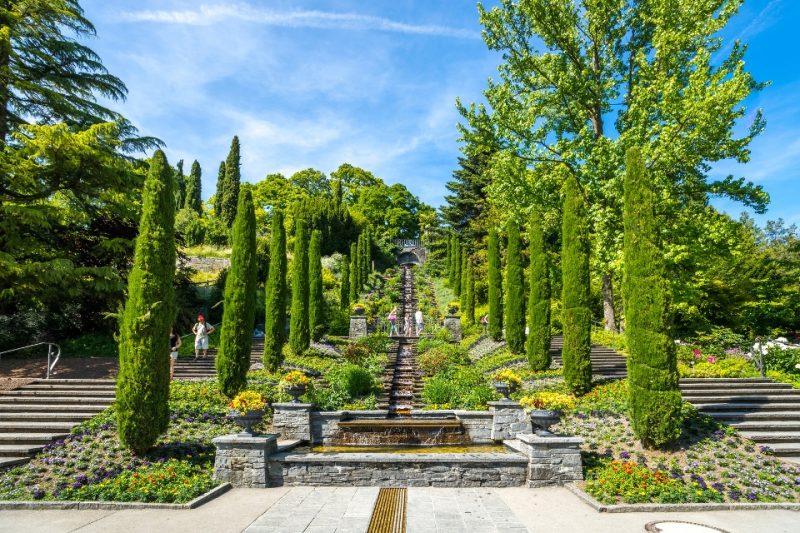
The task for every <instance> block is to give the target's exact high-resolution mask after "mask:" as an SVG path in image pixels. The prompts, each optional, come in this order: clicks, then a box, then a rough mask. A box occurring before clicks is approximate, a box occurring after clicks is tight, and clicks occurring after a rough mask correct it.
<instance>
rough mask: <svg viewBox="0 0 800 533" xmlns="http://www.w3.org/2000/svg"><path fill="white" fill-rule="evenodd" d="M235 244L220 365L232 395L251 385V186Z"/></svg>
mask: <svg viewBox="0 0 800 533" xmlns="http://www.w3.org/2000/svg"><path fill="white" fill-rule="evenodd" d="M231 247H232V249H233V252H232V253H231V268H230V270H229V271H228V277H227V278H226V279H225V300H224V301H225V309H224V311H223V313H222V331H221V333H220V339H219V353H218V354H217V360H216V367H217V381H218V382H219V389H220V391H222V393H223V394H225V395H226V396H228V397H231V398H232V397H233V396H235V395H236V394H237V393H238V392H239V391H240V390H242V389H243V388H244V386H245V385H246V384H247V371H248V370H249V368H250V352H251V348H252V344H253V321H254V320H255V314H256V267H257V264H256V212H255V209H254V208H253V195H252V192H251V191H250V187H249V186H248V187H242V191H241V193H240V194H239V205H238V206H236V221H235V222H234V224H233V237H232V243H231Z"/></svg>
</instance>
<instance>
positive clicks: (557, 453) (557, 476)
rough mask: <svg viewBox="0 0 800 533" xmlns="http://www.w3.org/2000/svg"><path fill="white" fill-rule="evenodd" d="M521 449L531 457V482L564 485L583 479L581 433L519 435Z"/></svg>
mask: <svg viewBox="0 0 800 533" xmlns="http://www.w3.org/2000/svg"><path fill="white" fill-rule="evenodd" d="M517 440H518V442H519V447H520V451H521V452H522V453H524V454H526V455H527V456H528V458H529V463H528V486H529V487H544V486H547V485H563V484H564V483H569V482H571V481H580V480H582V479H583V467H582V465H581V450H580V444H581V442H583V439H581V438H580V437H559V436H557V435H552V434H539V435H536V434H533V433H529V434H524V435H517Z"/></svg>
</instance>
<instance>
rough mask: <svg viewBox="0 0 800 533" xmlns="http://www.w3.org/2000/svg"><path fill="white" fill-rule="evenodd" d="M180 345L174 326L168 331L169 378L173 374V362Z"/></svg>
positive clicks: (175, 360)
mask: <svg viewBox="0 0 800 533" xmlns="http://www.w3.org/2000/svg"><path fill="white" fill-rule="evenodd" d="M180 347H181V337H180V335H178V334H177V333H176V332H175V326H172V329H171V330H170V332H169V380H170V381H172V378H173V376H174V375H175V364H176V363H177V362H178V349H179V348H180Z"/></svg>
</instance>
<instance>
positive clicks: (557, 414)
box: [520, 392, 575, 431]
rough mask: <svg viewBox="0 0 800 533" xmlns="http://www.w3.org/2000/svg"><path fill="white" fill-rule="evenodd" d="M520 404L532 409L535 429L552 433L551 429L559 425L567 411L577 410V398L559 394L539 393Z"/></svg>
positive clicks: (522, 400) (527, 397)
mask: <svg viewBox="0 0 800 533" xmlns="http://www.w3.org/2000/svg"><path fill="white" fill-rule="evenodd" d="M520 403H521V404H522V405H523V406H524V407H526V408H528V409H530V414H531V423H532V424H533V426H534V428H539V429H543V430H545V431H550V427H551V426H554V425H555V424H558V422H559V421H560V420H561V417H562V416H564V411H565V410H570V409H574V408H575V397H574V396H571V395H569V394H561V393H559V392H537V393H536V394H533V395H532V396H525V397H524V398H522V399H521V400H520Z"/></svg>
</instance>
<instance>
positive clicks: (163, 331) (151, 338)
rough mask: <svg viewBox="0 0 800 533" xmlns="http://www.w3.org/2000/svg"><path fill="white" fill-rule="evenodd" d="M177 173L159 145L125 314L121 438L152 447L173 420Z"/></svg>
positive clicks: (121, 333)
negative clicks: (171, 360) (171, 372)
mask: <svg viewBox="0 0 800 533" xmlns="http://www.w3.org/2000/svg"><path fill="white" fill-rule="evenodd" d="M174 221H175V177H174V175H173V172H172V169H171V168H170V167H169V164H168V163H167V158H166V156H165V155H164V152H162V151H161V150H157V151H156V153H155V154H154V155H153V159H152V160H151V162H150V170H149V172H148V174H147V178H146V179H145V184H144V192H143V199H142V217H141V221H140V222H139V236H138V237H137V239H136V252H135V254H134V260H133V269H132V270H131V273H130V275H129V276H128V300H127V301H126V302H125V309H124V311H123V313H122V316H121V318H120V331H119V376H118V377H117V400H116V413H117V425H118V431H119V436H120V440H121V441H122V443H123V444H124V445H125V446H127V447H128V448H130V449H132V450H133V451H134V452H136V453H137V454H141V453H143V452H145V451H147V450H148V449H149V448H150V447H151V446H153V444H155V442H156V439H158V437H159V435H161V434H162V433H163V432H164V431H165V430H166V429H167V424H168V423H169V408H168V405H167V400H168V398H169V361H168V359H167V357H166V355H165V354H168V353H169V330H170V326H171V324H172V321H173V320H175V289H174V285H173V280H174V277H175V239H174Z"/></svg>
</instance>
